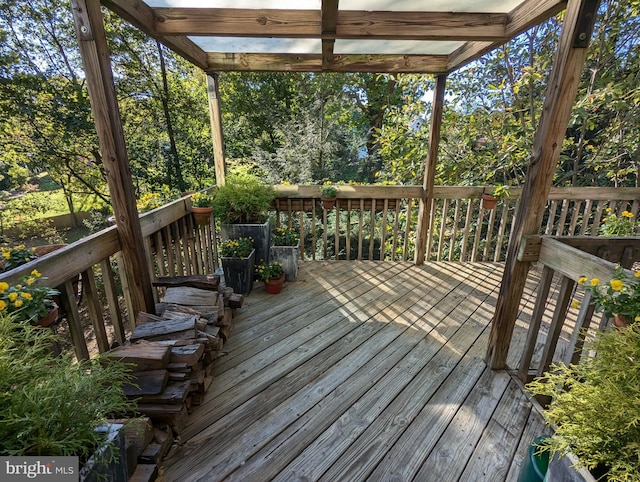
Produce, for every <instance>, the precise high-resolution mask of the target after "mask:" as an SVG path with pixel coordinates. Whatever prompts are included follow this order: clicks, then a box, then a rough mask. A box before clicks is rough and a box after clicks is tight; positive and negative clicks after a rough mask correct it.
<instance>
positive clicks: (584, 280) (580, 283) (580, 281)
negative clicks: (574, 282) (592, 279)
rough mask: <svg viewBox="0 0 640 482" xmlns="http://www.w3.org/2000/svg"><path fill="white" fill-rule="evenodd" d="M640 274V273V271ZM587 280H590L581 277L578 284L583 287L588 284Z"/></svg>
mask: <svg viewBox="0 0 640 482" xmlns="http://www.w3.org/2000/svg"><path fill="white" fill-rule="evenodd" d="M639 272H640V271H639ZM587 279H588V278H587V277H586V276H581V277H580V278H578V284H579V285H582V284H584V283H586V282H587Z"/></svg>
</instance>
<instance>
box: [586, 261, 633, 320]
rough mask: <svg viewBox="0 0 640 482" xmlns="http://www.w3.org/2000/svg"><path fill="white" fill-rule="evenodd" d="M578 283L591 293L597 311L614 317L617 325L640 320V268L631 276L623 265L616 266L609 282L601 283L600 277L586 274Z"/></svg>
mask: <svg viewBox="0 0 640 482" xmlns="http://www.w3.org/2000/svg"><path fill="white" fill-rule="evenodd" d="M578 284H579V285H583V286H584V287H585V291H587V292H589V293H591V301H590V302H591V303H592V304H593V305H594V306H595V308H596V311H598V312H604V314H605V315H606V316H607V317H609V318H613V324H614V325H615V326H617V327H625V326H627V325H629V324H631V323H635V322H637V321H640V270H638V271H636V272H635V273H634V275H633V278H631V277H630V276H629V275H628V274H627V271H626V270H625V269H623V268H622V267H621V266H619V265H618V266H616V267H615V273H614V276H613V278H612V279H611V281H609V283H606V284H605V283H601V282H600V280H599V279H598V278H592V279H589V278H587V277H586V276H583V277H581V278H580V279H578Z"/></svg>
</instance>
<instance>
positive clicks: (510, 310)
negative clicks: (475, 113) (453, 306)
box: [487, 0, 599, 369]
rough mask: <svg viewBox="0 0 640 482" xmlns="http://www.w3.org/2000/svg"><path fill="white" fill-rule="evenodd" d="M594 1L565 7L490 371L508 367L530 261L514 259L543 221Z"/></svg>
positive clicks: (495, 326) (494, 330)
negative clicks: (508, 358) (524, 240)
mask: <svg viewBox="0 0 640 482" xmlns="http://www.w3.org/2000/svg"><path fill="white" fill-rule="evenodd" d="M598 4H599V0H570V1H569V3H568V5H567V11H566V13H565V16H564V25H563V27H562V34H561V36H560V43H559V45H558V53H557V55H556V59H555V61H554V65H553V70H552V71H551V75H550V76H549V82H548V84H547V92H546V96H545V101H544V105H543V108H542V116H541V118H540V123H539V125H538V130H537V131H536V135H535V138H534V140H533V149H532V155H531V161H530V164H529V169H528V171H527V175H526V178H525V182H524V186H523V188H522V195H521V198H520V202H519V204H518V211H517V213H516V216H515V220H514V228H513V235H512V236H511V239H510V241H509V248H508V250H507V260H506V262H505V269H504V275H503V277H502V284H501V285H500V292H499V293H498V300H497V304H496V312H495V315H494V318H493V321H492V323H491V334H490V337H489V347H488V349H487V362H488V364H489V365H490V366H491V368H493V369H503V368H506V362H507V355H508V353H509V345H510V343H511V338H512V336H513V330H514V327H515V322H516V318H517V315H518V309H519V306H520V300H521V299H522V293H523V292H524V285H525V283H526V280H527V273H528V271H529V265H530V262H527V261H519V260H518V251H519V249H520V244H521V242H522V240H523V239H524V236H526V235H533V234H538V232H539V230H540V226H541V224H542V216H543V214H544V211H545V205H546V203H547V198H548V196H549V192H550V190H551V186H552V181H553V175H554V173H555V171H556V165H557V163H558V159H559V158H560V151H561V149H562V142H563V140H564V137H565V134H566V131H567V125H568V123H569V117H570V115H571V110H572V108H573V102H574V99H575V97H576V93H577V91H578V85H579V84H580V77H581V74H582V71H583V68H584V61H585V59H586V56H587V48H586V47H587V45H588V40H589V39H590V38H591V34H592V33H593V25H594V23H595V16H596V12H597V10H598ZM585 39H586V42H585ZM576 40H579V41H580V42H576Z"/></svg>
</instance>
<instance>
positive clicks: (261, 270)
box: [256, 261, 284, 281]
mask: <svg viewBox="0 0 640 482" xmlns="http://www.w3.org/2000/svg"><path fill="white" fill-rule="evenodd" d="M256 273H258V276H259V277H260V279H261V280H262V281H267V280H270V279H274V278H279V277H280V276H282V275H283V274H284V269H283V268H282V263H280V262H279V261H272V262H271V263H265V262H262V263H260V264H259V265H258V266H257V267H256Z"/></svg>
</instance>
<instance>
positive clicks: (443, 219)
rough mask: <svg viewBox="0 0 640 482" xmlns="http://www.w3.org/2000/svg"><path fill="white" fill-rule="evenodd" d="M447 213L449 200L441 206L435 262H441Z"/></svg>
mask: <svg viewBox="0 0 640 482" xmlns="http://www.w3.org/2000/svg"><path fill="white" fill-rule="evenodd" d="M448 211H449V200H448V199H445V200H444V204H443V205H442V217H441V218H440V233H439V236H438V255H437V257H436V260H437V261H442V250H443V248H444V233H445V231H446V230H447V212H448Z"/></svg>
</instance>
